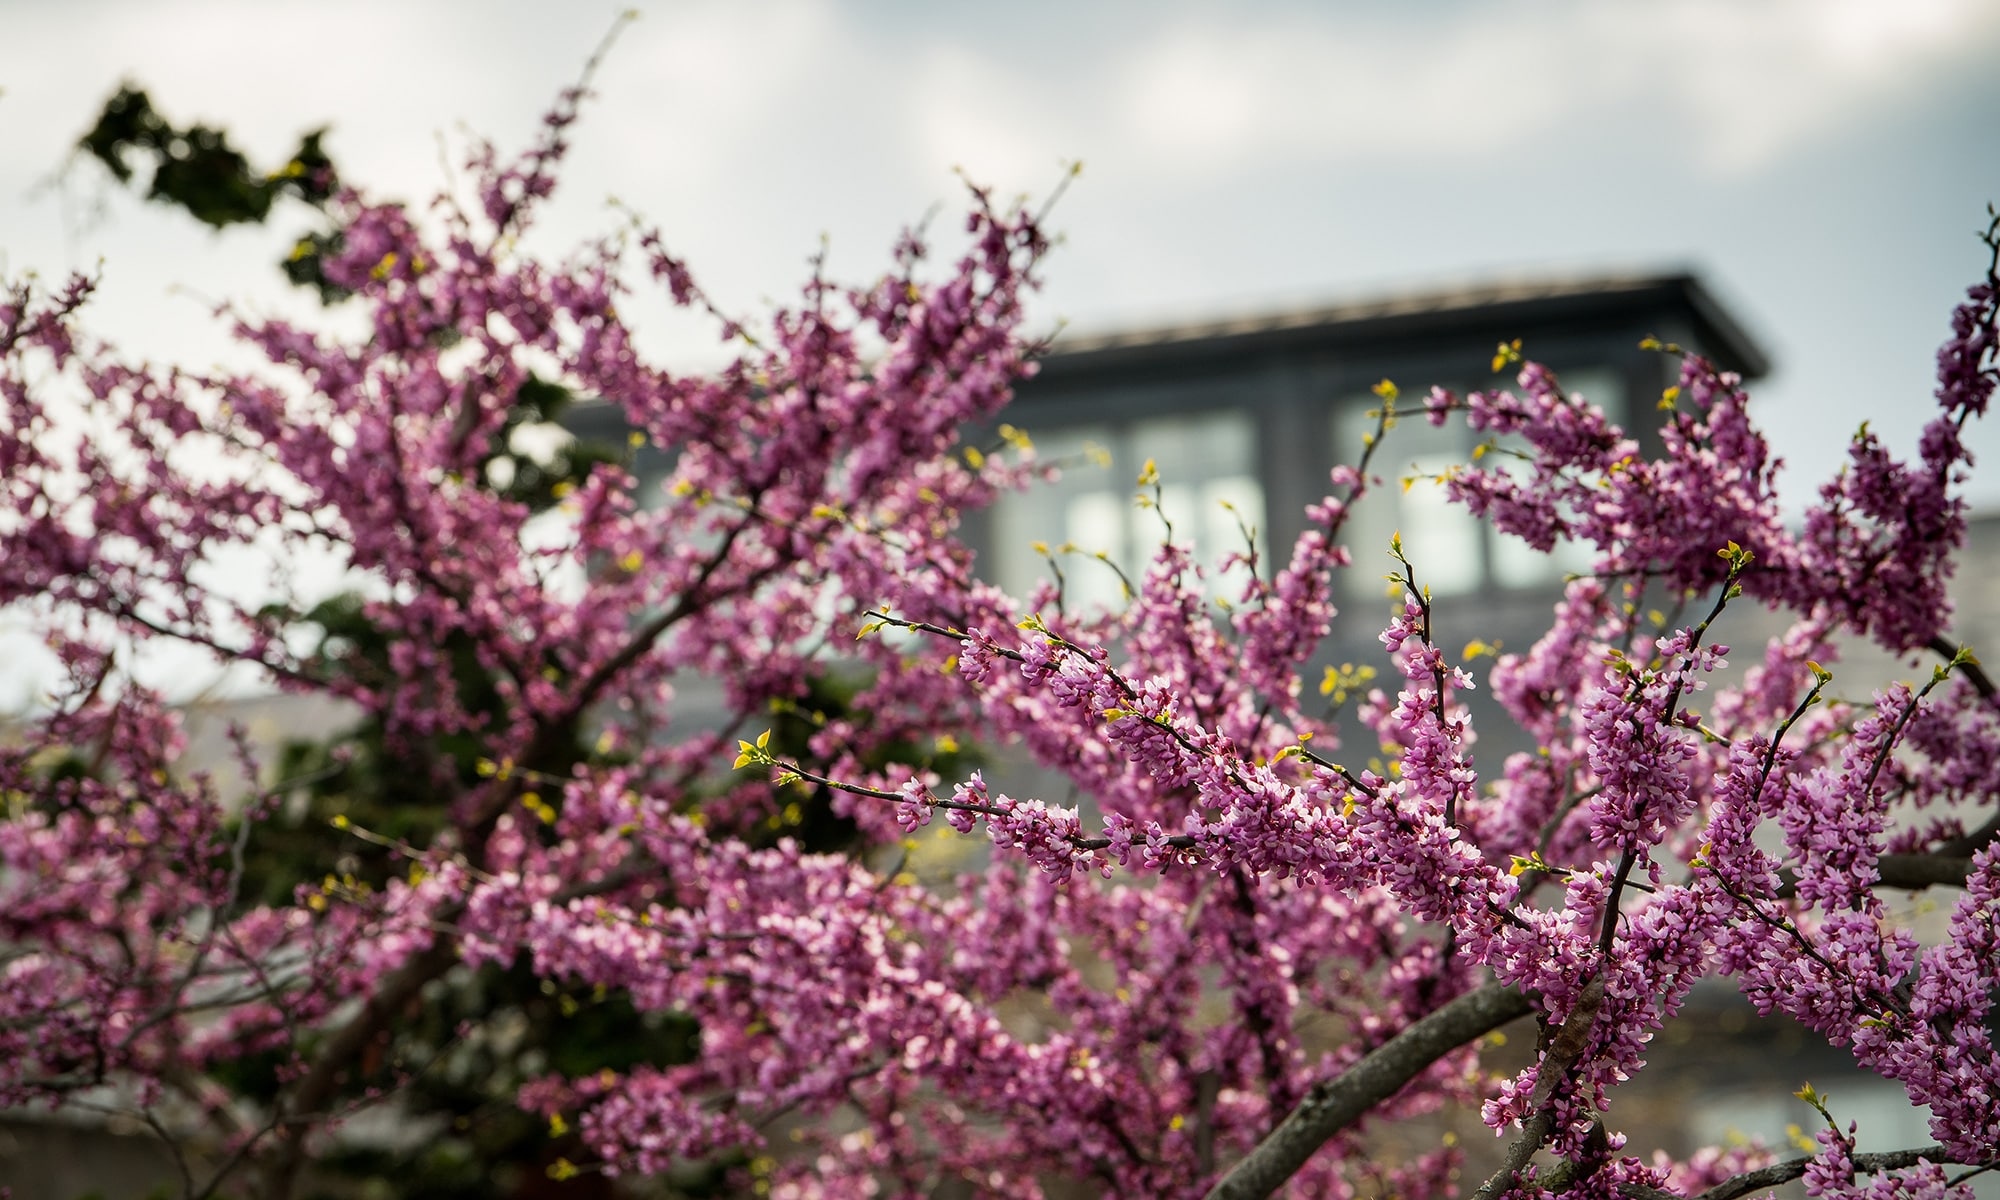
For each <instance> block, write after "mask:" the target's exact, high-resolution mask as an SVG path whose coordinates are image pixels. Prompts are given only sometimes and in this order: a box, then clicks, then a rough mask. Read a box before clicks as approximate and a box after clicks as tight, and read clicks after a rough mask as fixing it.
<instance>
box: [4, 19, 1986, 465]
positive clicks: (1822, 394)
mask: <svg viewBox="0 0 2000 1200" xmlns="http://www.w3.org/2000/svg"><path fill="white" fill-rule="evenodd" d="M620 7H621V6H617V5H610V4H598V3H569V4H563V5H552V4H533V3H493V2H484V3H479V4H433V5H424V4H415V3H408V2H400V3H373V4H370V3H352V2H349V3H343V4H339V5H326V4H286V3H278V2H274V0H255V2H251V3H169V2H162V0H144V2H133V3H109V2H91V0H70V2H68V3H61V4H57V3H27V2H25V0H0V87H4V89H5V90H4V93H0V259H3V260H4V263H5V265H6V266H7V267H8V268H9V269H11V270H14V271H19V270H22V269H27V268H37V269H40V270H42V271H44V272H45V273H47V272H56V271H59V270H63V269H67V268H70V267H76V266H83V267H88V266H90V265H92V264H94V263H96V262H97V261H99V260H100V259H102V260H103V261H104V262H105V264H106V266H105V272H106V281H107V291H106V294H105V299H104V301H103V303H102V306H101V311H100V318H99V324H100V327H101V328H105V329H108V330H109V331H111V332H113V333H114V334H115V335H117V336H119V337H121V338H123V339H124V340H126V341H127V342H129V343H132V344H136V345H138V346H140V347H143V348H145V349H148V350H151V351H154V352H158V353H168V354H181V355H192V356H194V357H195V359H196V361H197V362H201V363H205V362H207V361H212V359H213V356H214V353H215V351H214V350H213V349H212V346H213V343H212V342H211V341H209V340H207V335H206V333H205V330H206V328H207V326H208V321H207V318H206V316H205V315H204V312H203V309H202V306H201V304H200V303H199V302H198V301H196V300H194V299H192V298H190V297H189V295H188V293H194V294H198V295H200V296H209V297H221V296H227V295H240V294H243V293H245V292H250V293H253V294H268V295H270V296H273V297H276V296H277V295H278V294H279V292H280V291H281V288H280V287H279V286H278V285H276V284H275V283H274V282H273V280H274V273H273V272H272V270H271V268H270V263H271V261H272V260H273V258H274V257H275V255H276V254H277V253H278V252H279V251H281V250H282V248H283V247H284V246H285V245H286V244H287V243H288V240H289V239H288V237H287V236H286V234H285V232H283V231H273V230H252V231H239V232H234V233H230V234H227V235H220V236H218V235H212V234H208V233H205V232H203V231H201V230H199V229H198V228H196V227H194V226H193V225H192V223H191V222H189V221H187V220H186V219H185V218H183V217H179V216H176V215H174V214H169V213H165V212H161V211H157V210H149V209H147V208H146V207H145V206H142V205H140V204H138V203H137V202H136V201H133V200H131V199H129V198H127V197H124V196H122V195H118V194H115V193H112V192H110V191H109V190H108V189H107V188H106V187H105V185H104V183H103V180H102V177H101V175H99V174H97V173H95V172H93V171H91V170H78V171H73V172H71V173H69V174H68V175H66V176H60V177H59V171H60V168H61V167H62V166H63V164H64V162H65V158H66V155H67V153H68V148H69V146H70V145H71V144H72V143H73V141H74V139H75V138H76V136H77V135H78V134H79V133H80V132H82V130H84V129H85V128H86V127H87V126H88V124H89V123H90V121H91V119H92V117H93V116H94V114H95V112H96V111H97V109H98V108H99V106H100V105H101V104H102V102H103V100H104V99H105V97H106V96H107V95H108V94H109V93H110V92H111V91H112V90H113V89H114V88H115V87H116V86H117V84H118V83H119V81H120V80H121V79H131V80H134V81H137V82H139V83H141V84H143V85H144V86H145V87H147V88H148V89H150V90H151V92H152V94H153V98H154V100H155V101H156V103H158V104H159V106H160V107H161V108H162V109H163V110H164V111H165V112H166V113H167V114H168V116H169V117H171V118H172V119H174V120H176V121H181V122H185V121H191V120H195V119H201V120H206V121H209V122H213V123H218V124H221V125H224V126H226V127H228V128H229V129H230V130H231V131H232V133H233V134H235V135H236V137H237V140H238V142H239V144H240V145H242V146H244V147H245V148H246V149H247V150H248V151H249V152H250V153H251V154H252V156H253V158H254V159H255V160H256V161H258V162H260V163H264V164H270V165H275V164H276V163H278V162H280V161H282V157H283V156H284V155H285V154H287V153H288V152H289V150H290V149H291V147H292V146H293V145H294V144H295V142H296V138H297V136H298V135H299V133H301V132H302V131H303V130H305V129H308V128H311V127H314V126H317V125H320V124H331V126H332V128H333V133H332V137H331V141H330V148H331V150H332V153H333V156H334V158H335V160H336V161H337V162H338V163H339V164H340V165H341V167H342V169H343V171H344V172H345V174H346V175H347V177H348V178H349V179H351V180H354V181H357V182H361V183H364V184H366V185H369V186H371V187H373V188H375V189H378V190H379V191H382V192H386V193H388V194H391V195H397V196H402V197H405V198H409V199H412V200H423V199H426V198H428V197H429V196H430V195H431V194H432V193H434V192H435V191H437V190H438V189H439V188H440V186H442V185H443V183H444V182H445V180H446V174H445V168H444V166H443V165H442V162H443V160H442V158H441V155H440V140H441V139H442V140H443V142H445V143H447V144H448V146H450V147H462V145H463V141H464V131H466V130H472V131H477V132H479V133H482V134H485V135H489V136H491V137H492V138H494V139H495V140H496V141H498V142H499V143H500V144H501V145H502V146H506V147H511V146H518V145H520V144H522V143H523V142H524V140H525V139H526V138H527V137H529V136H531V135H532V132H533V127H534V121H535V118H536V115H537V114H538V113H539V112H540V111H541V110H542V109H543V108H544V107H545V106H546V105H547V103H548V102H549V100H550V98H551V97H552V96H553V94H554V93H555V92H556V90H557V89H558V88H560V87H562V86H563V85H564V84H566V83H567V82H569V81H570V80H571V79H572V78H574V76H575V75H576V73H577V70H578V68H579V66H580V65H581V63H582V62H583V60H584V59H585V58H586V57H587V56H588V54H589V52H590V50H591V48H592V47H593V46H594V45H595V44H596V43H597V42H598V41H599V39H600V38H601V37H602V36H603V34H604V32H605V31H606V30H607V29H608V28H609V27H610V26H611V24H612V22H613V19H614V17H615V15H616V13H617V11H618V10H619V8H620ZM641 11H642V13H643V15H642V17H641V19H640V20H639V21H638V22H636V23H635V24H634V25H632V26H631V27H630V28H628V29H627V30H626V31H625V33H624V34H623V36H622V38H621V39H620V41H619V43H618V45H617V46H616V48H615V49H614V50H613V51H612V53H611V56H610V58H609V60H608V62H607V63H606V64H605V66H604V68H603V71H602V73H601V75H600V78H599V88H598V90H599V98H598V99H597V100H596V101H595V102H594V103H593V104H592V105H591V107H590V108H589V109H588V110H587V112H586V116H585V120H584V122H583V124H582V126H581V127H580V129H579V131H578V134H577V149H576V155H575V159H574V162H573V166H572V168H571V169H570V170H569V172H568V173H567V177H566V180H565V185H566V189H567V190H566V193H565V195H564V197H563V203H562V204H561V205H560V206H559V207H558V209H557V210H556V212H555V214H554V216H553V227H554V228H555V229H556V230H558V231H560V232H561V233H563V234H565V235H570V234H573V235H575V236H578V237H580V236H582V235H584V234H586V233H589V232H593V231H596V230H601V229H604V228H607V227H608V226H609V224H610V222H611V221H612V220H613V218H612V217H611V215H610V214H609V213H607V212H606V210H605V208H604V200H605V198H606V197H607V196H611V195H616V196H618V197H619V198H620V199H622V200H623V201H625V202H627V203H629V204H630V205H631V206H633V207H635V208H637V209H639V210H640V211H642V212H643V213H645V214H647V215H648V216H649V217H651V218H652V219H654V220H655V221H657V222H658V224H659V225H660V226H661V227H662V228H663V229H664V230H665V232H666V234H667V237H668V239H669V241H670V243H671V244H672V245H673V246H674V247H676V249H677V250H679V251H680V252H681V253H683V254H684V255H685V257H687V258H688V259H689V260H690V262H691V263H692V265H693V266H694V267H695V269H696V272H697V274H698V276H699V277H700V278H701V279H702V280H703V281H704V282H705V283H706V285H707V286H708V287H709V288H710V290H711V291H712V292H714V293H716V294H718V295H719V296H721V297H722V298H723V300H724V301H725V303H726V304H729V305H731V306H732V307H737V308H749V307H751V306H753V305H755V304H756V303H757V302H758V301H759V300H760V299H761V298H764V297H776V296H782V295H784V294H786V293H787V292H789V291H790V290H792V288H793V287H794V286H795V285H796V283H797V282H798V281H799V279H800V278H801V277H802V275H803V261H804V259H805V257H806V256H807V255H808V254H809V253H810V252H812V250H813V249H814V248H815V247H816V246H817V245H818V243H819V238H820V236H821V235H822V234H825V235H827V236H828V237H829V238H830V239H831V245H832V248H833V262H834V267H835V269H836V271H845V272H847V273H849V274H850V275H852V276H855V277H867V276H870V275H872V274H873V273H874V272H875V271H876V270H877V269H878V267H879V265H880V264H881V263H882V261H883V254H884V251H885V249H886V247H887V246H888V244H889V241H890V239H891V237H892V236H893V234H894V231H895V229H896V228H897V227H898V226H899V225H900V224H902V223H904V222H906V221H908V220H911V219H913V218H916V217H920V216H921V215H922V214H923V213H924V212H925V211H926V210H928V209H930V208H931V207H932V206H933V205H940V204H942V205H944V206H946V208H947V210H948V209H949V206H951V205H952V204H954V203H955V202H956V198H957V197H958V195H959V194H960V192H959V185H958V184H957V182H956V180H955V178H954V176H953V173H952V170H953V168H954V167H955V166H958V167H963V168H964V170H965V171H966V172H967V173H968V174H969V175H970V176H971V177H973V178H975V179H978V180H981V181H985V182H988V183H991V184H994V185H996V186H997V187H999V188H1000V189H1001V190H1002V191H1003V192H1005V193H1015V192H1034V193H1044V192H1046V191H1047V190H1048V189H1049V188H1050V187H1051V186H1053V184H1054V183H1055V182H1056V180H1057V179H1058V178H1059V176H1060V173H1061V169H1062V168H1061V164H1063V163H1064V162H1066V161H1069V160H1076V159H1080V160H1082V162H1083V163H1084V165H1085V170H1084V174H1083V176H1082V178H1081V179H1080V180H1079V181H1078V183H1077V185H1076V186H1075V187H1074V188H1073V189H1072V190H1071V191H1070V193H1069V194H1068V195H1067V196H1066V197H1065V198H1064V199H1063V201H1062V203H1061V205H1060V207H1059V208H1058V210H1057V213H1056V216H1055V221H1054V223H1055V225H1056V227H1057V228H1058V229H1059V230H1060V231H1061V232H1062V233H1063V234H1064V235H1065V236H1066V243H1065V245H1064V246H1063V247H1062V249H1061V250H1060V251H1059V252H1058V254H1057V255H1056V256H1055V258H1054V259H1053V260H1052V262H1051V263H1050V264H1049V267H1048V278H1049V286H1048V288H1047V290H1046V293H1045V295H1044V298H1043V302H1042V304H1043V307H1042V315H1043V317H1044V318H1045V319H1047V320H1050V321H1053V320H1055V319H1057V318H1064V319H1067V320H1068V321H1069V322H1070V323H1071V325H1072V326H1073V327H1075V328H1079V329H1102V328H1106V327H1122V326H1131V325H1135V324H1145V323H1150V322H1154V321H1159V320H1179V319H1187V318H1194V317H1201V316H1209V315H1215V314H1218V313H1222V312H1241V311H1246V310H1259V309H1268V308H1274V307H1284V306H1290V305H1295V304H1301V303H1313V302H1324V301H1330V300H1338V299H1342V298H1347V297H1354V296H1360V295H1373V294H1377V293H1381V292H1385V291H1394V290H1398V289H1401V288H1406V287H1411V286H1419V285H1424V284H1434V283H1441V282H1458V281H1467V280H1480V279H1490V278H1494V277H1496V276H1506V275H1518V274H1534V273H1543V272H1550V271H1563V272H1575V271H1590V270H1600V269H1625V268H1644V269H1651V268H1664V267H1680V266H1689V267H1693V268H1695V269H1696V270H1698V271H1700V272H1701V274H1702V275H1703V277H1704V278H1705V279H1706V280H1707V281H1708V282H1709V284H1710V285H1711V286H1712V287H1713V288H1714V289H1715V291H1716V292H1717V293H1718V294H1719V295H1720V296H1721V297H1722V298H1723V300H1724V301H1725V303H1727V304H1729V305H1730V306H1731V307H1732V308H1733V309H1734V310H1735V311H1736V312H1737V314H1738V315H1739V316H1740V318H1741V319H1742V321H1743V323H1744V324H1745V325H1746V326H1747V327H1748V328H1749V329H1750V331H1751V332H1752V333H1753V335H1754V336H1756V337H1758V338H1759V339H1760V340H1761V341H1762V342H1763V343H1764V344H1765V346H1766V347H1767V348H1768V349H1769V351H1770V352H1771V354H1772V356H1773V358H1774V359H1775V361H1776V363H1777V366H1778V370H1777V374H1776V376H1775V377H1774V378H1773V379H1772V380H1770V381H1769V382H1768V383H1767V384H1766V385H1765V387H1764V388H1763V389H1762V391H1761V396H1762V401H1761V404H1762V411H1763V416H1764V420H1765V421H1766V423H1767V424H1768V425H1769V426H1770V427H1771V428H1772V429H1773V430H1774V431H1775V437H1774V440H1775V441H1776V442H1777V444H1778V446H1779V449H1780V451H1781V452H1782V453H1784V454H1785V455H1786V456H1787V457H1788V458H1790V459H1791V460H1792V461H1793V463H1794V466H1795V472H1794V474H1795V476H1798V477H1799V478H1797V479H1796V480H1795V482H1794V484H1793V491H1792V495H1793V496H1794V497H1795V498H1797V497H1801V496H1803V495H1804V494H1806V490H1807V488H1806V481H1805V479H1804V478H1803V477H1804V476H1806V475H1809V474H1810V475H1817V474H1820V473H1822V472H1824V471H1825V470H1827V469H1829V468H1830V467H1831V466H1832V465H1833V464H1834V463H1835V461H1836V460H1837V457H1838V455H1839V453H1840V450H1841V447H1842V445H1843V444H1844V442H1845V439H1846V438H1847V436H1848V435H1849V434H1851V432H1852V431H1853V429H1854V428H1855V427H1856V426H1857V425H1859V424H1860V423H1861V421H1863V420H1864V419H1868V420H1872V421H1873V422H1874V423H1875V426H1876V427H1877V428H1878V429H1882V430H1884V431H1885V432H1889V433H1891V434H1892V436H1894V438H1895V439H1896V441H1897V444H1899V445H1901V446H1905V447H1907V446H1909V445H1911V444H1912V443H1913V436H1912V435H1911V432H1910V431H1912V430H1913V429H1914V428H1915V426H1916V424H1917V423H1918V422H1919V421H1920V420H1921V419H1922V418H1923V415H1924V413H1925V411H1926V409H1927V406H1928V404H1929V395H1930V389H1931V355H1932V353H1933V351H1934V350H1935V347H1936V344H1937V342H1938V340H1939V339H1940V337H1941V336H1942V334H1943V332H1944V330H1945V321H1946V316H1947V313H1948V311H1949V308H1950V306H1951V305H1952V304H1953V303H1954V300H1955V297H1956V296H1957V295H1958V294H1959V293H1960V292H1961V291H1962V289H1963V288H1964V286H1965V284H1966V283H1968V282H1969V281H1970V280H1971V279H1972V277H1973V276H1974V274H1975V273H1976V271H1977V270H1978V269H1979V266H1980V264H1981V258H1980V248H1979V246H1978V245H1977V243H1976V242H1975V240H1974V233H1975V232H1976V230H1978V229H1979V228H1980V227H1981V226H1982V225H1983V222H1984V211H1985V206H1986V204H1987V202H1988V201H1989V200H2000V69H1996V64H2000V4H1996V3H1993V2H1992V0H1770V2H1758V0H1651V2H1649V3H1645V4H1639V3H1608V2H1605V0H1541V2H1534V3H1529V2H1521V3H1446V2H1433V3H1406V4H1395V5H1390V4H1378V5H1363V4H1335V3H1320V4H1303V3H1301V4H1285V3H1261V4H1253V3H1243V2H1238V3H1233V4H1229V5H1226V6H1225V5H1220V4H1215V5H1202V4H1186V3H1171V2H1160V0H1153V2H1150V3H1143V4H1122V3H1099V4H1086V3H1076V2H1074V0H1072V2H1070V3H1062V4H1056V3H1043V2H1029V3H1009V4H990V3H989V4H942V3H887V2H884V3H873V4H864V3H858V2H857V3H845V4H841V3H816V2H811V0H794V2H783V3H752V2H748V0H736V2H734V3H683V2H664V0H663V2H657V3H649V4H643V5H642V6H641ZM448 153H449V154H451V155H455V154H456V150H455V149H454V150H449V151H448ZM52 179H53V180H56V182H54V183H51V182H50V181H51V180H52ZM298 224H301V225H302V224H303V221H299V222H298ZM177 287H178V288H179V289H180V290H179V291H176V290H175V289H176V288H177ZM281 302H282V301H280V300H277V299H273V300H271V301H270V303H281ZM1530 349H1531V350H1532V347H1530ZM1404 382H1405V383H1406V385H1407V384H1416V383H1419V382H1420V381H1404ZM1979 444H1980V445H1981V446H1983V447H1985V448H1986V449H1987V451H1988V457H1993V456H1995V455H2000V431H1995V432H1991V433H1988V434H1985V435H1982V436H1981V438H1980V440H1979ZM1982 495H1983V497H1984V498H1986V499H1987V500H1990V501H1994V502H2000V471H1997V472H1995V477H1994V479H1993V480H1992V481H1990V482H1989V483H1988V484H1987V485H1985V487H1984V488H1983V489H1982Z"/></svg>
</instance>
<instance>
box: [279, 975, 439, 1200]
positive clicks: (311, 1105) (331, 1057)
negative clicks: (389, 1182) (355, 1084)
mask: <svg viewBox="0 0 2000 1200" xmlns="http://www.w3.org/2000/svg"><path fill="white" fill-rule="evenodd" d="M457 961H458V947H457V945H456V944H455V943H454V942H452V941H451V940H450V939H449V938H446V937H443V936H439V938H438V939H437V941H435V942H433V943H431V946H430V948H429V949H428V950H425V951H424V952H423V953H421V954H418V955H417V956H415V957H414V958H412V959H410V960H409V961H408V962H406V963H404V964H403V965H402V966H400V967H398V968H396V969H395V970H394V971H391V972H390V973H389V974H387V975H385V976H383V978H382V982H381V983H380V984H379V985H377V987H376V988H375V990H374V992H372V993H371V994H370V995H369V997H368V999H367V1001H366V1002H365V1003H364V1004H363V1005H362V1006H361V1011H360V1012H358V1013H356V1014H355V1015H354V1017H353V1019H351V1020H349V1021H348V1022H347V1024H345V1025H343V1026H341V1027H340V1028H339V1029H337V1030H335V1031H334V1032H333V1033H332V1034H331V1035H329V1036H328V1037H327V1039H326V1041H324V1042H322V1043H321V1044H320V1045H319V1046H318V1047H317V1048H316V1049H315V1051H314V1053H313V1056H312V1065H311V1066H310V1067H308V1068H307V1070H306V1074H305V1076H304V1077H303V1078H302V1079H301V1080H300V1081H299V1085H298V1087H297V1088H296V1089H295V1090H294V1091H293V1092H292V1094H291V1096H290V1097H289V1098H288V1100H285V1101H281V1103H284V1104H285V1106H286V1108H287V1109H289V1110H290V1111H288V1112H286V1113H284V1114H283V1115H282V1116H281V1117H279V1119H278V1120H277V1122H276V1127H277V1132H278V1148H277V1151H276V1154H275V1156H274V1157H273V1158H272V1160H271V1162H270V1164H269V1166H268V1168H267V1169H266V1173H265V1192H264V1194H265V1195H267V1196H271V1197H283V1196H289V1195H291V1190H292V1184H293V1182H294V1181H295V1180H296V1179H297V1177H298V1172H299V1168H300V1167H302V1166H304V1165H305V1143H306V1139H305V1134H306V1130H307V1128H309V1127H310V1126H311V1125H312V1124H313V1123H315V1122H317V1121H319V1120H321V1119H323V1118H324V1116H325V1109H326V1107H327V1106H328V1105H329V1104H330V1103H331V1102H332V1100H333V1098H334V1095H335V1093H336V1092H337V1091H338V1089H339V1087H340V1082H341V1080H342V1079H343V1078H344V1077H345V1076H346V1073H347V1072H348V1071H349V1070H350V1069H351V1068H352V1066H353V1064H354V1062H355V1060H356V1059H357V1058H358V1057H359V1056H360V1054H361V1051H362V1050H363V1049H364V1048H365V1047H366V1046H367V1045H368V1044H369V1043H370V1042H372V1041H374V1040H375V1039H376V1038H377V1037H379V1036H381V1034H382V1032H383V1031H384V1030H385V1029H387V1028H388V1027H389V1025H390V1023H391V1022H393V1021H394V1020H396V1018H398V1017H399V1016H401V1015H402V1013H403V1010H404V1009H405V1008H406V1007H407V1006H408V1005H409V1003H410V1002H411V1001H412V1000H414V999H416V998H417V997H418V996H419V995H420V994H422V992H423V989H424V985H425V984H427V983H429V982H430V981H431V980H433V979H436V978H438V977H439V976H440V975H443V974H444V973H445V972H446V971H448V970H450V969H451V967H452V965H453V964H454V963H456V962H457Z"/></svg>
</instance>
